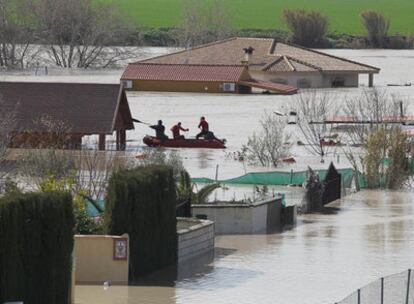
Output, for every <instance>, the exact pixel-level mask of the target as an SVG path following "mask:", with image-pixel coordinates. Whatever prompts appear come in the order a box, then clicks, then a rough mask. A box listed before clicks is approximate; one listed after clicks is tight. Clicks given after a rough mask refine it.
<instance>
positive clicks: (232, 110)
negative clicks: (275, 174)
mask: <svg viewBox="0 0 414 304" xmlns="http://www.w3.org/2000/svg"><path fill="white" fill-rule="evenodd" d="M175 50H176V49H174V48H172V49H169V48H138V49H137V60H138V59H143V58H147V57H150V56H157V55H162V54H165V53H168V52H172V51H175ZM324 51H325V52H328V53H331V54H334V55H337V56H343V57H345V58H349V59H351V60H356V61H361V62H364V63H366V64H370V65H374V66H377V67H380V68H381V73H380V74H379V75H376V76H375V84H376V85H377V86H378V87H379V88H380V89H384V90H387V91H388V93H389V94H390V95H391V94H392V95H395V96H397V97H398V98H399V99H401V100H403V101H404V102H405V103H406V104H407V105H408V112H409V113H414V94H413V93H414V86H411V87H386V84H388V83H393V84H395V83H397V84H405V83H414V73H412V71H413V70H414V50H324ZM124 64H126V62H125V63H124ZM121 74H122V69H118V70H87V71H84V70H76V69H74V70H69V71H62V70H59V69H58V70H56V69H52V68H49V69H48V75H44V74H42V73H41V71H40V72H39V71H38V75H35V72H34V71H33V70H29V71H26V72H23V73H21V72H19V73H2V75H0V80H10V81H53V82H100V83H118V82H119V78H120V76H121ZM367 82H368V80H367V77H366V76H361V77H360V83H361V84H362V86H361V87H360V88H351V89H334V90H332V89H324V90H320V91H321V92H327V93H328V94H330V95H331V96H332V99H333V100H335V102H336V104H337V105H338V107H341V104H342V103H343V101H344V99H345V98H348V97H352V96H357V95H359V94H361V93H362V91H363V90H364V86H366V84H367ZM128 98H129V103H130V107H131V111H132V115H133V117H135V118H137V119H139V120H141V121H144V122H148V123H151V124H155V123H156V121H157V120H158V119H162V120H163V121H164V123H165V125H166V127H167V132H168V133H169V128H170V127H171V126H172V125H174V124H175V123H177V122H178V121H181V122H182V124H183V126H184V127H188V128H190V131H189V132H188V133H186V134H185V135H186V136H190V137H191V136H195V135H196V134H197V133H198V129H197V124H198V120H199V117H200V116H202V115H204V116H206V118H207V120H208V121H209V123H210V127H211V129H212V130H213V131H214V132H215V134H216V135H217V137H219V138H225V139H226V140H227V147H228V149H226V150H209V149H181V150H179V154H180V156H181V157H182V158H183V162H184V165H185V167H186V168H187V169H188V171H189V172H190V174H191V176H193V177H208V178H215V176H216V166H218V178H219V179H226V178H232V177H236V176H239V175H242V174H245V173H247V172H252V171H263V170H266V169H263V168H261V167H257V166H250V165H249V164H246V163H243V162H238V161H235V160H233V158H232V157H231V154H232V153H234V152H236V151H238V150H240V148H241V146H242V145H243V144H245V143H246V142H247V137H248V136H250V135H251V134H252V133H253V132H257V131H258V130H259V129H260V128H259V119H260V118H261V116H262V115H263V113H264V112H270V113H272V112H273V111H275V110H277V111H282V112H287V111H289V110H290V109H292V107H293V104H294V102H295V96H278V95H262V94H253V95H226V94H194V93H154V92H130V93H128ZM288 131H289V132H290V133H292V135H293V136H292V140H291V141H292V142H296V141H297V140H298V139H300V135H299V134H298V130H297V128H296V127H295V126H289V127H288ZM146 134H153V130H151V129H149V128H148V127H147V126H145V125H143V124H135V130H133V131H128V132H127V139H128V150H129V151H132V152H134V153H139V152H141V151H142V149H143V147H144V145H143V143H142V138H143V137H144V136H145V135H146ZM112 146H113V143H112ZM292 156H293V157H294V158H295V159H296V161H297V163H296V164H295V165H293V166H292V165H285V166H281V167H280V168H279V170H291V169H294V170H304V169H306V168H307V166H308V165H311V166H312V167H313V168H314V169H319V168H326V167H327V164H329V162H330V161H334V163H335V165H336V166H337V167H349V166H350V165H349V163H348V162H347V160H346V158H345V156H344V155H343V153H342V149H341V148H336V149H335V148H333V149H331V151H330V154H329V155H328V157H327V161H326V162H325V164H324V165H321V163H320V159H319V157H317V156H315V155H312V154H310V153H309V152H308V151H307V150H305V148H304V147H299V146H297V145H295V146H294V147H293V148H292Z"/></svg>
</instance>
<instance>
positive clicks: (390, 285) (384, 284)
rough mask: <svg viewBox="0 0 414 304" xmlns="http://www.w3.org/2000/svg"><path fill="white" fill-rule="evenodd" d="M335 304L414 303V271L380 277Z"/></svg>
mask: <svg viewBox="0 0 414 304" xmlns="http://www.w3.org/2000/svg"><path fill="white" fill-rule="evenodd" d="M335 304H414V277H413V271H412V270H411V269H409V270H406V271H404V272H401V273H396V274H393V275H390V276H387V277H384V278H381V279H378V280H376V281H374V282H372V283H370V284H368V285H366V286H364V287H362V288H360V289H358V290H356V291H355V292H353V293H352V294H350V295H349V296H347V297H346V298H345V299H343V300H342V301H340V302H336V303H335Z"/></svg>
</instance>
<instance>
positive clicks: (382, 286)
mask: <svg viewBox="0 0 414 304" xmlns="http://www.w3.org/2000/svg"><path fill="white" fill-rule="evenodd" d="M381 304H384V278H381Z"/></svg>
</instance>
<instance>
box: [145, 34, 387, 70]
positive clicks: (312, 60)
mask: <svg viewBox="0 0 414 304" xmlns="http://www.w3.org/2000/svg"><path fill="white" fill-rule="evenodd" d="M249 46H251V47H253V48H254V52H253V54H252V56H251V58H250V61H249V68H250V69H251V70H265V68H266V67H268V66H269V65H272V63H274V62H275V61H277V60H279V59H280V58H281V57H283V56H285V57H286V58H288V61H291V62H292V60H293V61H295V62H294V63H292V65H293V66H294V67H295V70H296V71H298V72H309V71H316V70H318V71H322V72H342V71H350V72H357V73H378V72H379V69H378V68H376V67H373V66H369V65H366V64H362V63H358V62H354V61H351V60H347V59H345V58H339V57H336V56H332V55H329V54H326V53H322V52H319V51H315V50H312V49H308V48H303V47H300V46H295V45H290V44H286V43H282V42H277V41H276V40H274V39H268V38H231V39H227V40H221V41H217V42H213V43H209V44H205V45H201V46H198V47H195V48H193V49H189V50H184V51H180V52H177V53H173V54H169V55H163V56H159V57H155V58H150V59H147V60H144V61H142V62H145V63H163V64H219V65H237V64H240V63H241V62H242V60H244V56H245V55H244V51H243V48H246V47H249ZM284 61H285V59H284ZM283 64H284V63H280V62H279V61H278V64H275V65H272V66H273V67H274V69H276V71H280V72H282V71H288V70H287V69H286V67H282V66H281V65H283ZM279 69H281V70H279Z"/></svg>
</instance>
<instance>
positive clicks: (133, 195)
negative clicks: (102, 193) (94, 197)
mask: <svg viewBox="0 0 414 304" xmlns="http://www.w3.org/2000/svg"><path fill="white" fill-rule="evenodd" d="M176 203H177V198H176V184H175V179H174V176H173V170H172V169H171V168H170V167H167V166H160V165H150V166H146V167H138V168H136V169H133V170H124V171H120V172H118V173H116V174H114V175H113V176H112V177H111V179H110V181H109V185H108V193H107V199H106V208H105V225H106V227H107V230H108V233H110V234H114V235H121V234H123V233H128V234H129V236H130V263H129V280H130V281H134V280H137V279H138V278H139V276H141V275H143V274H147V273H150V272H153V271H156V270H158V269H162V268H164V267H166V266H169V265H172V264H175V263H176V260H177V225H176V224H177V223H176V216H175V212H176Z"/></svg>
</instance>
